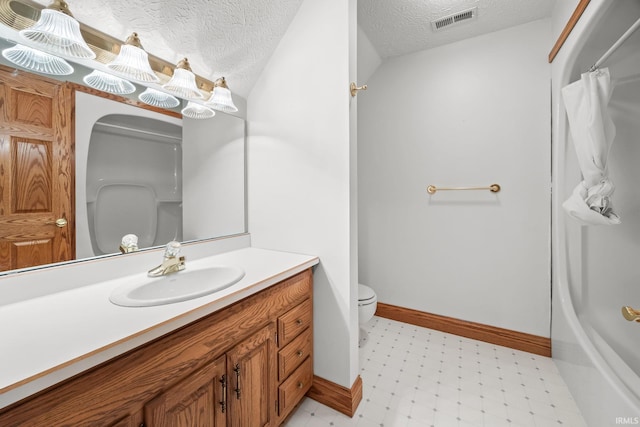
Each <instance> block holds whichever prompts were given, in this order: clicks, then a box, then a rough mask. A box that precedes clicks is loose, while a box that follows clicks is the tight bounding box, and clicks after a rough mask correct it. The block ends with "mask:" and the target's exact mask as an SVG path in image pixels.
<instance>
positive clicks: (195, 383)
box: [144, 355, 227, 427]
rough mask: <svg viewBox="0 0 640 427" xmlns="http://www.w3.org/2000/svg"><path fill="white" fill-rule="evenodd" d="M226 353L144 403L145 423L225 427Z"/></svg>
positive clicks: (153, 426)
mask: <svg viewBox="0 0 640 427" xmlns="http://www.w3.org/2000/svg"><path fill="white" fill-rule="evenodd" d="M225 362H226V357H225V356H224V355H223V356H221V357H219V358H218V359H216V361H215V362H213V363H211V364H209V365H207V366H205V367H204V368H202V369H200V370H199V371H197V372H195V373H193V374H191V375H189V376H188V377H187V378H185V379H184V380H182V381H180V382H179V383H178V384H176V385H175V386H173V387H171V388H170V389H168V390H167V391H165V392H164V393H162V394H161V395H159V396H158V397H156V398H155V399H153V400H152V401H150V402H149V403H147V404H146V405H145V407H144V418H145V425H146V426H148V427H225V426H226V419H227V407H226V406H227V403H226V399H227V392H226V390H225V387H226V379H227V378H226V376H225V372H226V364H225Z"/></svg>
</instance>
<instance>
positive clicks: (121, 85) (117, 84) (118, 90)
mask: <svg viewBox="0 0 640 427" xmlns="http://www.w3.org/2000/svg"><path fill="white" fill-rule="evenodd" d="M82 80H83V81H84V82H85V83H86V84H88V85H89V86H91V87H92V88H94V89H98V90H101V91H104V92H109V93H114V94H116V95H127V94H129V93H133V92H135V91H136V87H135V86H134V85H133V83H131V82H129V81H127V80H125V79H121V78H120V77H116V76H112V75H111V74H108V73H105V72H103V71H100V70H94V71H93V72H92V73H91V74H87V75H86V76H84V78H83V79H82Z"/></svg>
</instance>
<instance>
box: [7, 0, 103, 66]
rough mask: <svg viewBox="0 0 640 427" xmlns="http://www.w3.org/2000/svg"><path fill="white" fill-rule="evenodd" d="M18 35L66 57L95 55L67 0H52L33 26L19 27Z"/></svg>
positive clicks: (36, 45)
mask: <svg viewBox="0 0 640 427" xmlns="http://www.w3.org/2000/svg"><path fill="white" fill-rule="evenodd" d="M19 34H20V36H21V37H22V38H24V39H25V40H27V41H28V42H29V45H30V46H31V47H35V48H37V49H40V50H43V51H45V52H47V53H50V54H53V55H58V56H62V57H63V58H66V59H72V60H73V59H94V58H95V57H96V54H95V52H93V50H91V48H90V47H89V46H88V45H87V43H86V42H85V41H84V39H83V38H82V34H80V24H79V23H78V21H76V20H75V18H74V17H73V15H72V14H71V12H70V11H69V6H68V5H67V3H66V2H65V1H64V0H53V2H52V3H51V4H50V5H49V6H47V7H46V8H45V9H42V11H40V19H38V21H37V22H36V23H35V24H34V25H33V26H31V27H29V28H25V29H23V30H20V32H19Z"/></svg>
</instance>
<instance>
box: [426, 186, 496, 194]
mask: <svg viewBox="0 0 640 427" xmlns="http://www.w3.org/2000/svg"><path fill="white" fill-rule="evenodd" d="M445 190H489V191H491V192H492V193H497V192H498V191H500V186H499V185H498V184H491V185H490V186H488V187H436V186H435V185H430V186H428V187H427V193H429V194H435V193H436V191H445Z"/></svg>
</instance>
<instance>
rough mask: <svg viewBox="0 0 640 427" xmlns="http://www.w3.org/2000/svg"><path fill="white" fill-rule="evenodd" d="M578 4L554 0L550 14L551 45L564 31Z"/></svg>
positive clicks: (576, 0) (575, 0) (574, 0)
mask: <svg viewBox="0 0 640 427" xmlns="http://www.w3.org/2000/svg"><path fill="white" fill-rule="evenodd" d="M579 3H580V0H556V2H555V4H554V5H553V12H552V14H551V27H552V28H551V33H552V34H551V37H552V43H553V44H555V42H556V40H558V37H560V34H561V33H562V30H564V27H565V26H566V25H567V22H568V21H569V18H571V14H573V12H574V10H575V9H576V6H578V4H579ZM549 51H551V47H549Z"/></svg>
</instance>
